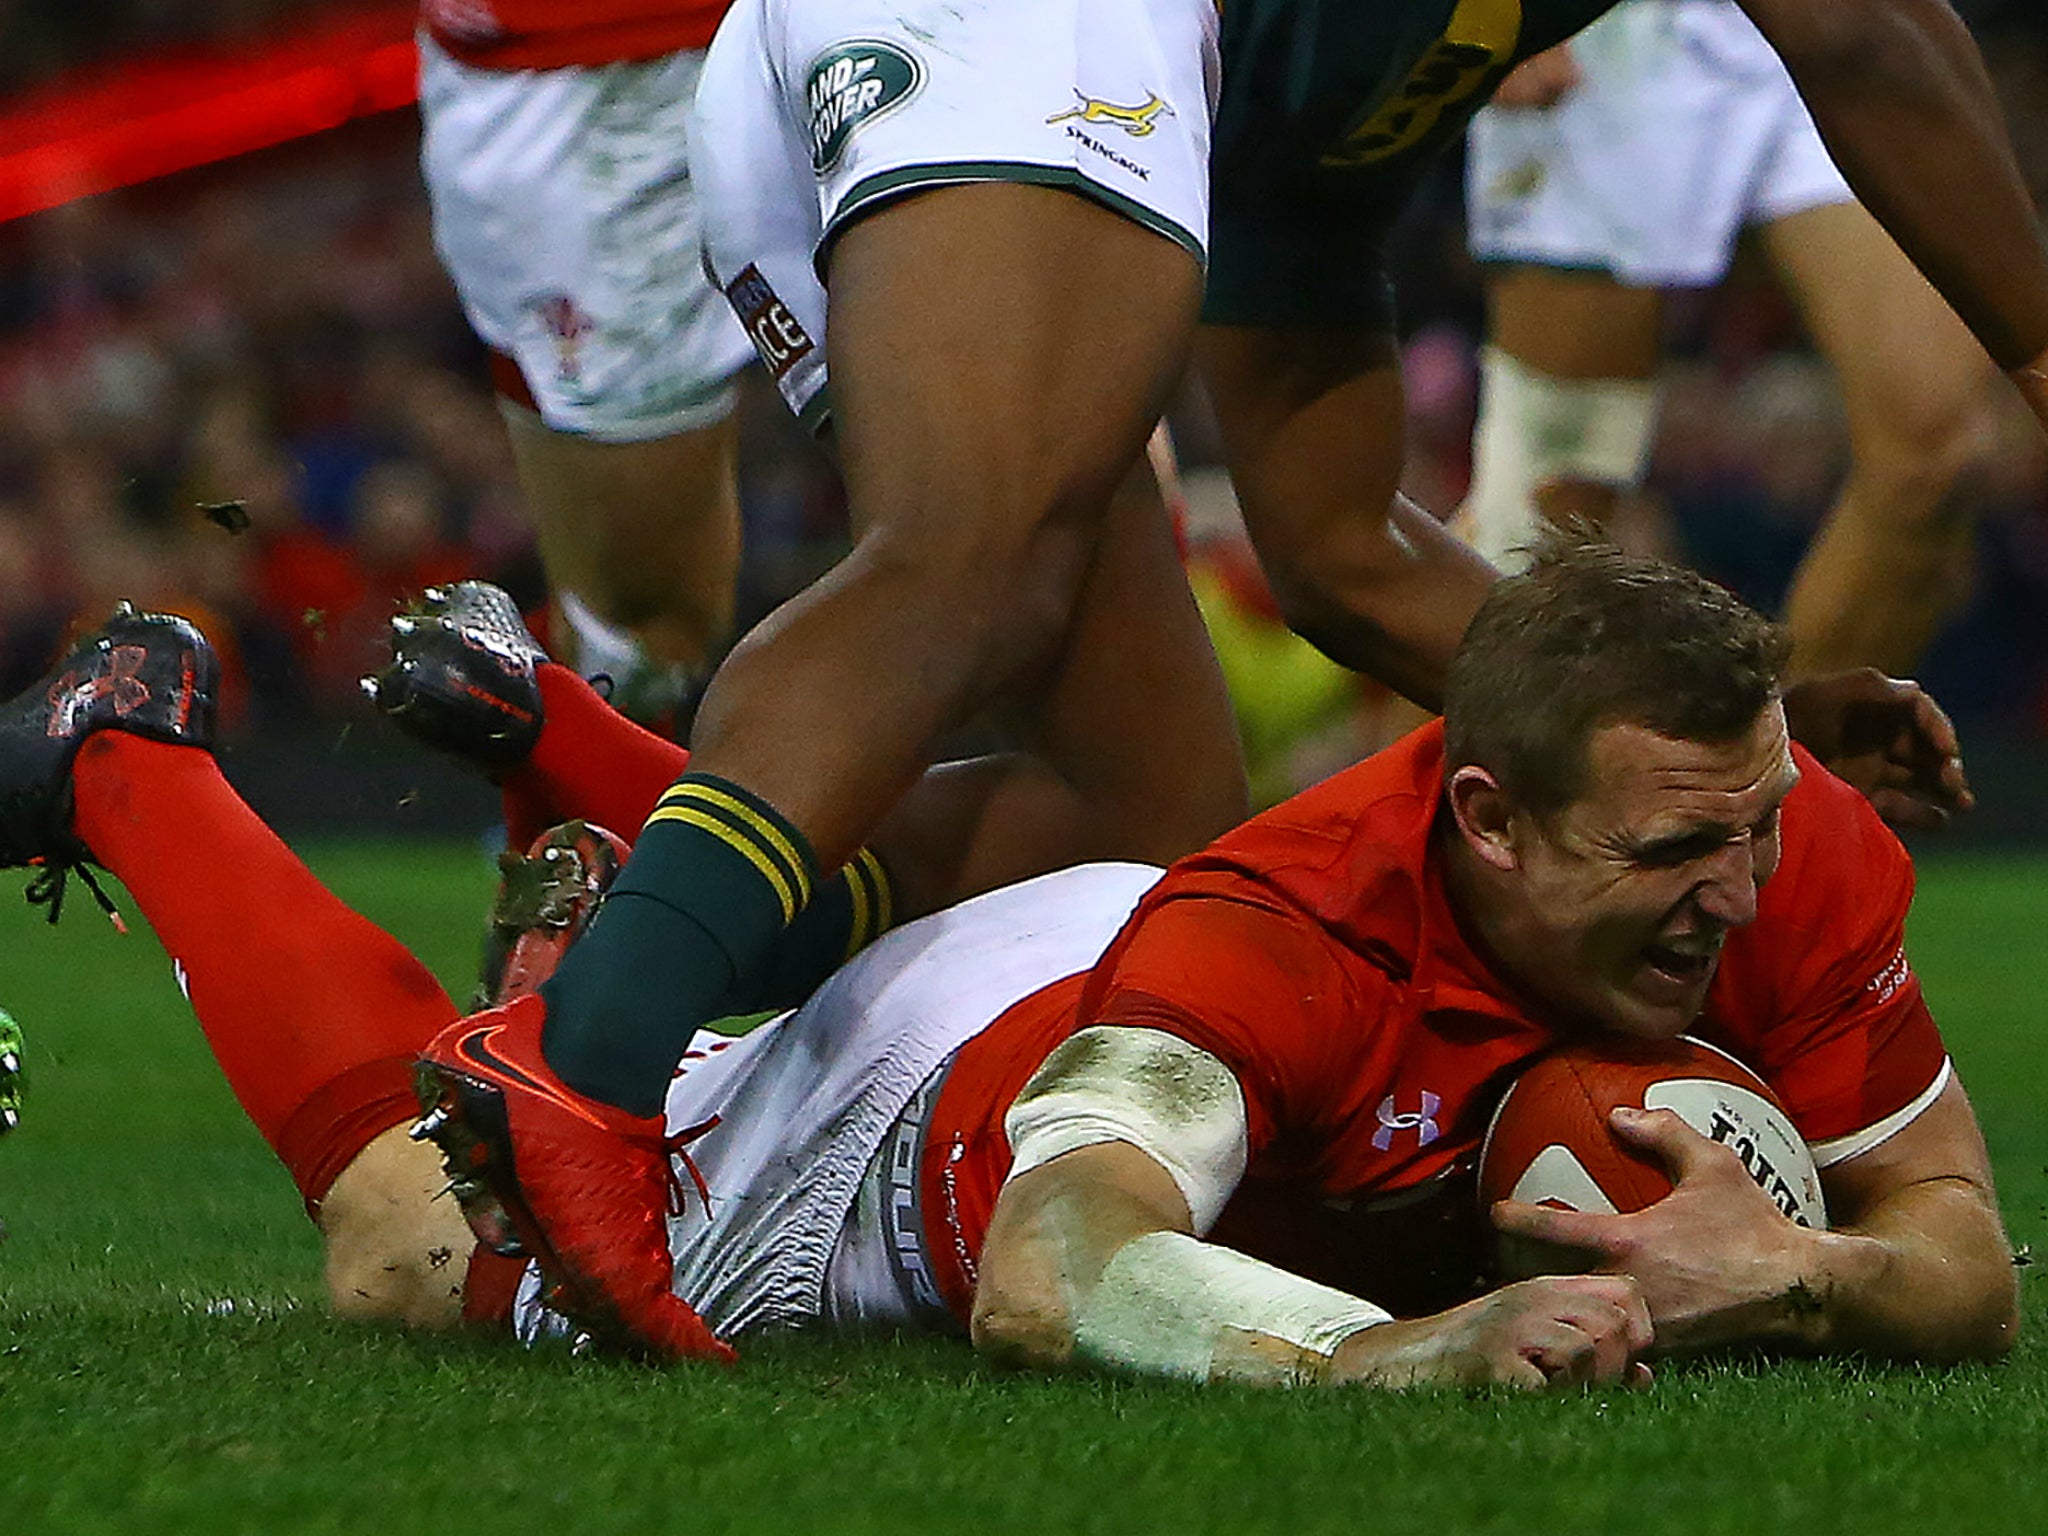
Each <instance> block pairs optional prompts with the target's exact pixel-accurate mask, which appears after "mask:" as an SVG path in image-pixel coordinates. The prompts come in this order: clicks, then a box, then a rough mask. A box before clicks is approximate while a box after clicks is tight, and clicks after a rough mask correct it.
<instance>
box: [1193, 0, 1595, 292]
mask: <svg viewBox="0 0 2048 1536" xmlns="http://www.w3.org/2000/svg"><path fill="white" fill-rule="evenodd" d="M1614 4H1615V0H1223V21H1222V41H1223V96H1222V100H1221V102H1220V104H1219V105H1218V108H1217V116H1216V136H1215V145H1214V148H1213V150H1212V155H1211V161H1210V178H1209V179H1210V188H1211V193H1210V199H1211V211H1210V238H1209V289H1208V301H1207V307H1206V309H1205V312H1204V318H1205V319H1208V320H1211V321H1215V322H1218V323H1220V324H1225V325H1272V326H1295V325H1373V324H1379V323H1387V322H1389V321H1390V320H1391V304H1390V297H1389V294H1388V291H1387V280H1386V274H1385V271H1384V268H1383V262H1382V257H1381V250H1380V247H1381V244H1382V241H1383V239H1384V237H1385V234H1386V231H1387V227H1388V226H1389V225H1390V224H1391V223H1392V222H1393V219H1394V216H1395V215H1396V214H1397V213H1398V212H1399V211H1400V208H1401V204H1402V203H1403V202H1404V201H1405V200H1406V198H1407V196H1408V193H1409V192H1410V190H1412V188H1413V187H1414V185H1415V182H1416V180H1417V178H1418V177H1419V176H1420V174H1421V172H1422V168H1423V166H1424V165H1425V164H1426V163H1427V161H1428V159H1429V157H1430V156H1431V155H1433V154H1435V153H1436V152H1437V151H1438V150H1439V149H1441V148H1443V147H1444V146H1445V145H1447V144H1450V143H1453V142H1455V141H1456V139H1457V137H1458V135H1459V134H1461V133H1462V132H1463V131H1464V128H1465V124H1466V122H1467V121H1468V120H1469V119H1470V118H1471V116H1472V114H1473V113H1474V112H1475V111H1477V110H1478V109H1479V107H1480V106H1481V105H1482V104H1483V103H1484V102H1485V100H1486V98H1487V97H1488V96H1489V95H1491V94H1492V93H1493V88H1494V86H1496V85H1497V84H1499V82H1500V79H1501V77H1502V76H1503V75H1505V74H1506V73H1507V72H1508V71H1509V70H1510V69H1512V68H1513V67H1514V66H1515V64H1517V63H1518V62H1520V61H1521V60H1522V59H1525V58H1527V57H1528V56H1529V55H1530V54H1532V53H1540V52H1542V51H1543V50H1544V49H1545V48H1548V47H1551V46H1552V45H1554V44H1556V43H1559V42H1562V41H1563V40H1564V39H1565V38H1567V37H1569V36H1571V34H1572V33H1574V32H1576V31H1578V30H1579V28H1581V27H1583V26H1585V25H1586V24H1587V23H1588V22H1590V21H1592V20H1593V19H1594V18H1595V17H1596V16H1598V15H1600V14H1601V13H1602V12H1603V11H1606V10H1609V9H1610V8H1611V7H1612V6H1613V5H1614Z"/></svg>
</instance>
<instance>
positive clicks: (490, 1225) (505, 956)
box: [447, 821, 701, 1258]
mask: <svg viewBox="0 0 2048 1536" xmlns="http://www.w3.org/2000/svg"><path fill="white" fill-rule="evenodd" d="M628 851H629V850H628V849H627V847H626V843H625V840H624V839H623V838H619V837H615V836H613V835H612V834H611V833H610V832H607V831H605V830H604V828H602V827H597V826H592V825H591V824H590V823H589V822H586V821H565V822H563V823H562V824H561V825H560V826H558V827H550V828H549V829H548V830H547V831H545V832H543V833H542V834H541V835H540V836H539V837H537V838H535V839H534V841H533V846H532V847H531V848H529V849H528V850H527V851H526V852H525V853H523V854H521V853H514V852H512V851H511V850H510V849H509V848H508V849H507V850H506V851H505V852H504V853H502V854H500V855H499V856H498V894H497V896H496V897H495V898H494V899H493V900H492V902H491V918H490V925H489V927H488V928H487V929H486V930H485V932H484V964H483V974H482V976H481V977H480V978H479V980H478V982H477V989H476V995H475V996H474V997H473V998H472V999H471V1000H470V1005H469V1006H470V1011H471V1012H473V1013H480V1012H482V1011H483V1010H484V1009H486V1008H490V1007H494V1006H495V1005H497V1004H499V1003H509V1002H511V1001H512V1000H513V999H514V998H518V997H525V996H527V995H528V994H529V993H532V992H537V991H539V990H540V985H541V983H542V982H544V981H546V980H547V979H548V978H549V977H550V976H552V975H554V974H555V967H556V966H558V965H559V964H561V961H562V956H563V955H565V954H567V953H568V950H569V946H570V944H571V943H573V942H574V941H575V939H576V936H577V935H578V934H580V933H582V932H583V930H584V929H585V928H587V927H589V926H590V920H591V918H593V917H595V916H596V915H597V909H598V907H599V906H600V905H601V904H602V903H603V901H604V893H605V891H606V890H607V889H608V888H609V887H610V886H611V883H612V880H613V878H614V877H615V876H617V874H618V872H619V870H620V868H621V867H622V866H623V865H624V864H625V862H626V854H627V852H628ZM683 1160H684V1163H685V1165H686V1166H688V1165H689V1155H688V1154H687V1153H685V1154H683ZM690 1173H691V1176H692V1177H693V1178H697V1177H699V1176H698V1175H697V1171H696V1169H695V1167H694V1166H691V1167H690ZM700 1182H701V1181H700ZM447 1192H448V1193H449V1194H452V1195H454V1196H455V1198H456V1201H457V1202H458V1203H459V1204H460V1205H461V1207H462V1212H463V1215H464V1216H465V1217H467V1218H468V1220H469V1224H470V1227H471V1229H472V1230H473V1231H475V1232H476V1233H477V1235H478V1236H479V1237H480V1238H481V1239H482V1240H483V1242H484V1245H485V1246H486V1247H488V1248H490V1249H492V1250H493V1251H494V1252H496V1253H498V1254H500V1255H501V1256H503V1257H506V1258H517V1257H520V1256H522V1255H523V1254H524V1253H525V1250H524V1249H523V1248H521V1247H520V1245H519V1234H518V1233H517V1232H515V1231H513V1229H512V1223H511V1221H510V1220H509V1219H508V1218H507V1217H506V1215H505V1211H504V1208H503V1207H502V1206H500V1205H499V1204H498V1198H497V1196H496V1195H495V1194H493V1193H492V1192H491V1187H490V1185H488V1184H487V1183H485V1182H484V1181H483V1180H482V1179H481V1178H479V1177H477V1176H476V1175H475V1174H474V1173H473V1172H469V1171H466V1170H465V1171H456V1170H453V1169H451V1170H450V1175H449V1182H448V1191H447Z"/></svg>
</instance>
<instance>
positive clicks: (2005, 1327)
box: [1954, 1263, 2020, 1364]
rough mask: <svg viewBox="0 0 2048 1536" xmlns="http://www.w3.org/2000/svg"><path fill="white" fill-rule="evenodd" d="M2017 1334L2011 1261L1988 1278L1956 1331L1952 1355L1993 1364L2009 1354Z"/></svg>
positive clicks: (2015, 1286) (2016, 1292)
mask: <svg viewBox="0 0 2048 1536" xmlns="http://www.w3.org/2000/svg"><path fill="white" fill-rule="evenodd" d="M2019 1336H2020V1288H2019V1281H2018V1276H2017V1275H2016V1273H2015V1272H2014V1270H2013V1267H2012V1265H2011V1264H2010V1263H2005V1264H2003V1265H2002V1266H2001V1268H2000V1271H1999V1272H1998V1273H1997V1274H1995V1275H1993V1276H1990V1277H1988V1278H1987V1280H1986V1283H1985V1284H1984V1285H1983V1286H1982V1287H1980V1294H1979V1296H1978V1299H1977V1305H1976V1306H1975V1307H1974V1308H1973V1309H1972V1310H1971V1313H1970V1315H1969V1316H1968V1318H1967V1320H1966V1323H1965V1326H1964V1327H1963V1328H1961V1329H1959V1330H1958V1333H1957V1337H1956V1340H1955V1343H1956V1350H1955V1355H1954V1358H1955V1359H1956V1360H1957V1361H1959V1362H1960V1361H1981V1362H1983V1363H1986V1364H1995V1363H1996V1362H1998V1361H2000V1360H2003V1359H2004V1358H2005V1357H2006V1356H2007V1355H2009V1354H2011V1353H2012V1347H2013V1345H2014V1344H2015V1343H2017V1342H2018V1341H2019Z"/></svg>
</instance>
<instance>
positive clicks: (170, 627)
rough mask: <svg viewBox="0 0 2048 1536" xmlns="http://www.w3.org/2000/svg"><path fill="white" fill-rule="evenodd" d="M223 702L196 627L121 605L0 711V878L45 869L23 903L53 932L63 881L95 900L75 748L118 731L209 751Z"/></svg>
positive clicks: (214, 665)
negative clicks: (75, 794)
mask: <svg viewBox="0 0 2048 1536" xmlns="http://www.w3.org/2000/svg"><path fill="white" fill-rule="evenodd" d="M219 694H220V663H219V661H218V660H217V659H216V658H215V656H214V654H213V647H212V646H211V645H210V644H208V643H207V639H206V637H205V636H204V635H202V634H201V633H200V632H199V630H198V628H197V627H196V626H194V625H193V624H192V623H191V622H190V621H189V620H186V619H181V618H178V617H177V616H175V615H173V614H167V613H140V612H137V611H136V609H135V608H134V606H133V605H131V604H129V603H121V604H119V605H118V606H117V607H116V608H115V609H114V612H113V615H112V616H111V617H110V618H109V619H108V620H107V622H106V623H105V624H104V625H103V626H101V627H100V628H99V629H98V630H95V631H94V632H93V633H91V634H89V635H86V636H85V637H84V638H83V639H81V640H80V641H79V642H78V644H77V645H76V646H75V647H73V649H72V650H71V652H70V654H69V655H67V656H65V657H64V658H63V660H61V661H59V662H58V663H57V665H56V666H55V667H54V668H52V669H51V670H50V672H49V674H48V675H47V676H45V677H44V678H43V679H42V680H41V681H40V682H38V683H36V684H35V685H34V686H33V687H31V688H30V689H29V690H28V691H27V692H25V693H21V694H17V695H16V696H15V697H14V698H12V699H10V700H8V701H7V702H6V703H5V704H0V869H13V868H19V867H21V866H24V865H32V864H33V865H41V866H42V867H43V870H44V876H43V877H42V878H40V879H38V880H37V881H36V882H35V883H34V884H32V885H31V886H30V887H29V899H30V900H31V901H34V902H38V903H42V904H46V905H48V906H49V908H50V920H51V921H52V922H55V921H56V919H57V914H58V912H59V911H60V910H61V908H62V905H63V894H64V877H65V875H66V874H67V873H68V872H69V871H71V870H73V869H76V870H79V871H80V872H81V873H82V874H83V876H84V878H85V880H86V882H87V884H88V885H91V886H92V887H93V889H94V892H95V894H96V895H97V894H99V890H98V885H97V882H95V881H94V880H93V879H92V876H91V874H90V872H89V871H86V870H85V869H84V865H85V862H86V861H87V860H88V859H90V858H91V857H92V852H91V850H90V849H88V848H87V847H86V846H85V845H84V844H83V843H82V842H80V841H79V840H78V838H77V836H76V835H75V834H74V833H73V832H72V830H71V806H72V796H71V764H72V762H73V760H74V759H75V758H76V757H77V755H78V745H79V743H80V742H82V741H84V740H85V738H86V737H87V736H89V735H91V734H92V733H93V732H94V731H99V730H119V731H129V732H132V733H134V734H135V735H138V736H147V737H149V738H151V739H152V740H155V741H166V742H172V743H174V744H177V745H180V746H192V747H210V746H212V745H213V724H214V714H215V709H216V706H217V702H218V699H219ZM100 900H101V903H102V905H106V899H105V897H104V896H103V895H102V896H100ZM109 910H111V908H109Z"/></svg>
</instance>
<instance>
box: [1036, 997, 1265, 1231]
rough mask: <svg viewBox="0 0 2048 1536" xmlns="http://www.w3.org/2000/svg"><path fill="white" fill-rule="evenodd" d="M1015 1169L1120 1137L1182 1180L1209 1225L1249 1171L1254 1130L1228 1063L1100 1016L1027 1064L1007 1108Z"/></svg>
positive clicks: (1192, 1206)
mask: <svg viewBox="0 0 2048 1536" xmlns="http://www.w3.org/2000/svg"><path fill="white" fill-rule="evenodd" d="M1003 1130H1004V1133H1005V1134H1006V1135H1007V1136H1008V1137H1009V1140H1010V1158H1011V1161H1010V1172H1009V1177H1010V1178H1012V1179H1015V1178H1021V1177H1022V1176H1023V1175H1025V1174H1027V1173H1029V1172H1030V1171H1031V1170H1032V1169H1034V1168H1038V1167H1041V1166H1043V1165H1044V1164H1046V1163H1049V1162H1051V1161H1052V1160H1053V1159H1054V1158H1056V1157H1062V1156H1064V1155H1065V1154H1067V1153H1069V1152H1073V1151H1076V1150H1078V1149H1079V1148H1082V1147H1092V1146H1097V1145H1099V1144H1101V1143H1103V1142H1109V1141H1122V1142H1128V1143H1129V1144H1130V1145H1131V1146H1134V1147H1136V1148H1137V1149H1138V1150H1139V1151H1141V1152H1143V1153H1145V1154H1146V1156H1148V1157H1150V1158H1152V1159H1153V1161H1155V1162H1157V1163H1158V1164H1159V1165H1160V1167H1162V1168H1164V1169H1165V1170H1166V1171H1167V1173H1168V1174H1170V1175H1171V1176H1172V1178H1173V1182H1174V1183H1175V1184H1176V1185H1178V1186H1179V1188H1180V1192H1181V1195H1182V1197H1183V1198H1184V1199H1185V1200H1186V1201H1187V1203H1188V1215H1189V1217H1190V1218H1191V1219H1192V1221H1193V1223H1194V1228H1195V1230H1196V1231H1197V1232H1206V1231H1208V1230H1209V1228H1210V1227H1212V1226H1214V1225H1215V1224H1216V1218H1217V1217H1218V1216H1220V1215H1222V1214H1223V1207H1224V1205H1225V1203H1226V1202H1228V1200H1229V1199H1230V1195H1231V1192H1232V1191H1233V1190H1235V1189H1236V1188H1237V1181H1238V1180H1239V1179H1241V1178H1243V1177H1244V1168H1245V1161H1246V1159H1247V1158H1248V1157H1249V1156H1250V1153H1251V1137H1250V1132H1249V1130H1248V1128H1247V1124H1246V1120H1245V1110H1244V1092H1243V1090H1242V1089H1240V1088H1239V1087H1238V1085H1237V1078H1236V1077H1235V1076H1234V1075H1233V1074H1232V1073H1231V1070H1230V1068H1228V1067H1226V1066H1224V1065H1223V1063H1222V1062H1220V1061H1218V1060H1217V1059H1216V1058H1215V1057H1214V1056H1211V1055H1210V1054H1209V1053H1208V1052H1207V1051H1205V1050H1202V1049H1201V1048H1200V1047H1199V1046H1194V1045H1190V1044H1189V1043H1188V1042H1187V1041H1185V1040H1183V1039H1181V1038H1180V1036H1178V1035H1170V1034H1167V1033H1166V1032H1165V1031H1164V1030H1159V1029H1139V1028H1136V1027H1133V1026H1129V1025H1117V1024H1096V1025H1093V1026H1091V1027H1089V1028H1087V1029H1084V1030H1081V1031H1080V1032H1079V1033H1077V1034H1075V1035H1074V1036H1073V1037H1072V1038H1071V1039H1069V1040H1066V1041H1064V1042H1063V1043H1062V1044H1061V1045H1060V1046H1059V1048H1058V1049H1057V1050H1055V1051H1054V1052H1053V1053H1052V1054H1051V1055H1049V1056H1047V1057H1046V1058H1045V1061H1044V1063H1043V1065H1041V1066H1040V1067H1039V1069H1038V1070H1037V1071H1036V1072H1034V1073H1032V1074H1031V1080H1030V1081H1029V1082H1028V1083H1026V1084H1025V1085H1024V1087H1023V1089H1022V1090H1021V1091H1020V1092H1019V1093H1018V1095H1017V1097H1016V1099H1015V1100H1014V1101H1012V1103H1011V1105H1010V1110H1009V1113H1008V1114H1006V1115H1005V1116H1004V1117H1003Z"/></svg>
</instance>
